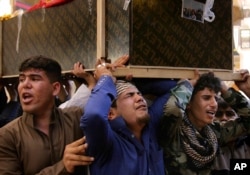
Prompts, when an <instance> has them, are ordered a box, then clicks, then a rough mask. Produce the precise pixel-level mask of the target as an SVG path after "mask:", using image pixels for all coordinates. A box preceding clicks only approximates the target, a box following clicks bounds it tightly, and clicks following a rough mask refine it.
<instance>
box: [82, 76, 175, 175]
mask: <svg viewBox="0 0 250 175" xmlns="http://www.w3.org/2000/svg"><path fill="white" fill-rule="evenodd" d="M175 84H176V83H175V81H169V84H168V86H169V88H168V87H166V86H165V87H162V86H161V87H162V88H165V91H168V89H171V88H172V87H174V86H175ZM151 86H152V85H151ZM155 90H157V91H158V92H159V90H160V89H155ZM115 97H116V87H115V84H114V82H113V80H112V78H111V77H110V76H102V77H101V78H100V79H99V81H98V82H97V85H96V86H95V88H94V89H93V91H92V93H91V96H90V98H89V100H88V102H87V104H86V106H85V112H84V115H83V116H82V118H81V124H80V126H81V128H82V129H83V131H84V134H85V135H86V138H87V143H88V154H89V155H90V156H93V157H95V161H94V162H93V164H91V165H90V174H91V175H164V174H165V172H164V163H163V152H162V149H161V147H160V146H159V144H158V142H157V133H156V129H157V126H158V121H159V118H160V117H161V116H162V114H163V106H164V104H165V102H166V100H167V99H168V97H169V94H168V93H165V94H164V95H163V96H161V97H160V98H158V99H157V100H155V102H154V103H153V104H152V105H151V106H150V108H149V114H150V122H149V124H148V125H147V126H146V127H145V128H144V129H143V133H142V140H141V142H139V141H138V140H137V139H136V138H135V137H134V135H133V134H132V132H131V131H130V130H129V129H128V128H127V126H126V123H125V121H124V120H123V118H122V117H117V118H116V119H114V120H112V121H109V120H108V113H109V109H110V106H111V103H112V100H114V99H115Z"/></svg>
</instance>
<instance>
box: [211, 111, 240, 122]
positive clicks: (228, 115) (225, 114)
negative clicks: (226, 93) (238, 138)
mask: <svg viewBox="0 0 250 175" xmlns="http://www.w3.org/2000/svg"><path fill="white" fill-rule="evenodd" d="M237 117H238V116H237V114H236V113H235V111H234V110H233V109H232V108H231V107H227V108H218V110H217V112H216V114H215V119H214V121H219V122H221V123H225V122H226V121H229V120H235V119H236V118H237Z"/></svg>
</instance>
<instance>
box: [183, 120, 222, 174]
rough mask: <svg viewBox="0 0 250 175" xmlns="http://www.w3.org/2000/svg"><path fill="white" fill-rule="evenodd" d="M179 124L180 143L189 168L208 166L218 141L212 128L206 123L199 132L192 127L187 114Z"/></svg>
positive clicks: (197, 168) (214, 154) (214, 153)
mask: <svg viewBox="0 0 250 175" xmlns="http://www.w3.org/2000/svg"><path fill="white" fill-rule="evenodd" d="M183 120H184V122H182V125H181V136H182V139H181V141H182V145H183V148H184V151H185V153H186V154H187V157H188V164H189V165H190V167H191V168H193V169H195V170H199V169H202V168H205V167H207V166H209V165H210V164H211V163H212V161H213V160H214V158H215V156H216V152H217V148H218V141H217V137H216V135H215V133H214V132H213V130H212V129H211V128H210V127H209V126H208V125H207V126H205V127H204V128H203V129H202V131H201V132H199V131H198V130H197V129H195V128H194V126H193V125H192V124H191V122H190V121H189V119H188V117H187V115H185V116H184V118H183Z"/></svg>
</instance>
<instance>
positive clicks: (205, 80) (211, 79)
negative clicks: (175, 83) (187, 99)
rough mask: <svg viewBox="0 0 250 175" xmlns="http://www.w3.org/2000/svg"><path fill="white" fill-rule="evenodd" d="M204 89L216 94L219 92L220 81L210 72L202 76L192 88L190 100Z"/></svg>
mask: <svg viewBox="0 0 250 175" xmlns="http://www.w3.org/2000/svg"><path fill="white" fill-rule="evenodd" d="M205 88H208V89H210V90H212V91H214V92H215V93H218V92H220V91H221V80H220V79H219V78H218V77H216V76H215V75H214V73H212V72H208V73H204V74H202V75H201V76H200V78H199V79H198V81H197V83H196V84H195V86H194V90H193V93H192V96H191V100H192V99H193V97H194V96H195V94H197V92H199V91H201V90H204V89H205Z"/></svg>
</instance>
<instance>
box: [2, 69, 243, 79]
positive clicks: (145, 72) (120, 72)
mask: <svg viewBox="0 0 250 175" xmlns="http://www.w3.org/2000/svg"><path fill="white" fill-rule="evenodd" d="M196 69H197V70H198V71H199V72H200V73H201V74H202V73H205V72H208V71H212V72H214V74H215V75H216V76H217V77H219V78H220V79H221V80H224V81H234V80H241V75H240V73H239V72H233V71H231V70H224V69H209V68H208V69H204V68H174V67H160V66H127V67H124V68H117V69H116V70H115V72H113V75H114V76H115V77H125V76H126V75H130V74H131V75H133V77H134V78H176V79H181V78H188V79H191V78H193V77H194V71H195V70H196ZM85 71H89V72H93V71H94V69H86V70H85ZM62 73H63V74H70V73H71V70H68V71H63V72H62ZM15 77H18V75H9V76H3V78H15Z"/></svg>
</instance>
